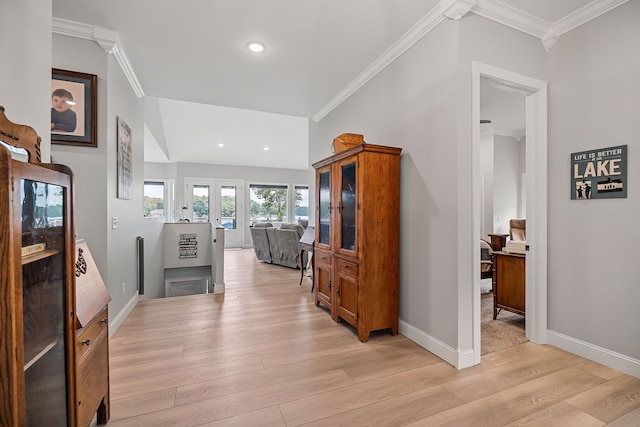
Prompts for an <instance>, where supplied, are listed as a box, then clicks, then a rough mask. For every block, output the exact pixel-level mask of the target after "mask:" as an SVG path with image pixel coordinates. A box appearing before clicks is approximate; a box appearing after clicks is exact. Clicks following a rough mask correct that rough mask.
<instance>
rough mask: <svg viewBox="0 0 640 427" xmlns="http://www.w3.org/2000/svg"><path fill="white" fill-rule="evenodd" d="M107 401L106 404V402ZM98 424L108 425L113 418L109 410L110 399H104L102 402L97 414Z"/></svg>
mask: <svg viewBox="0 0 640 427" xmlns="http://www.w3.org/2000/svg"><path fill="white" fill-rule="evenodd" d="M105 401H106V402H105ZM97 415H98V416H97V422H98V424H106V423H107V421H109V418H110V417H111V414H110V410H109V403H108V397H104V398H103V399H102V402H100V406H98V414H97Z"/></svg>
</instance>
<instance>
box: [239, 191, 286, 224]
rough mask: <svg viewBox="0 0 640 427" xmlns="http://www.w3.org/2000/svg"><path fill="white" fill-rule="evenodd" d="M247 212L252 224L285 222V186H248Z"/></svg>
mask: <svg viewBox="0 0 640 427" xmlns="http://www.w3.org/2000/svg"><path fill="white" fill-rule="evenodd" d="M249 188H250V189H251V191H250V193H249V198H250V199H251V200H250V207H249V212H250V215H251V221H252V222H259V221H268V222H287V221H288V218H287V197H288V194H289V191H288V190H287V187H285V186H269V185H253V184H252V185H250V186H249Z"/></svg>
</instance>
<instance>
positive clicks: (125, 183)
mask: <svg viewBox="0 0 640 427" xmlns="http://www.w3.org/2000/svg"><path fill="white" fill-rule="evenodd" d="M117 138H118V199H127V200H130V199H131V191H132V187H133V170H132V169H133V166H132V165H133V162H132V159H131V150H132V146H131V145H132V141H131V128H130V127H129V126H128V125H127V124H126V123H125V122H124V120H122V119H121V118H120V117H118V136H117Z"/></svg>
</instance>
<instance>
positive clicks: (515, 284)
mask: <svg viewBox="0 0 640 427" xmlns="http://www.w3.org/2000/svg"><path fill="white" fill-rule="evenodd" d="M525 260H526V258H525V255H522V254H514V253H508V252H500V251H498V252H494V253H493V318H494V320H495V318H496V317H497V316H498V311H499V310H507V311H511V312H513V313H517V314H521V315H523V316H524V315H525Z"/></svg>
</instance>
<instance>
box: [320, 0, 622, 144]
mask: <svg viewBox="0 0 640 427" xmlns="http://www.w3.org/2000/svg"><path fill="white" fill-rule="evenodd" d="M627 1H629V0H594V1H593V2H591V3H589V4H588V5H586V6H584V7H583V8H581V9H578V10H577V11H575V12H573V13H571V14H569V15H567V16H565V17H564V18H562V19H559V20H558V21H556V22H554V23H550V22H547V21H545V20H543V19H540V18H538V17H536V16H533V15H531V14H528V13H526V12H523V11H522V10H520V9H516V8H514V7H512V6H509V5H507V4H505V3H502V2H500V1H499V0H441V1H440V3H438V5H436V7H434V8H433V9H432V10H431V11H429V13H428V14H427V15H426V16H425V17H424V18H422V19H421V20H420V21H419V22H418V23H417V24H416V25H415V26H414V27H413V28H411V30H409V31H408V32H407V33H406V34H405V35H404V36H402V37H401V38H400V39H399V40H398V41H397V42H396V43H394V44H393V45H392V46H391V47H390V48H389V49H387V50H386V51H385V52H384V53H383V54H382V55H380V56H379V57H378V58H377V59H376V60H375V61H374V62H373V63H372V64H371V65H369V66H368V67H367V68H366V69H365V70H364V71H363V72H362V73H360V75H358V77H356V78H355V79H354V80H352V81H351V82H350V83H349V84H348V85H347V86H346V87H345V88H344V89H342V91H340V92H339V93H338V95H336V96H335V97H334V98H333V99H332V100H331V101H329V103H328V104H327V105H325V106H324V107H323V108H322V109H321V110H320V111H319V112H318V113H317V114H316V115H315V116H313V120H314V121H316V122H319V121H320V120H322V119H323V118H324V117H325V116H326V115H327V114H329V113H330V112H331V111H333V110H334V109H335V108H336V107H338V106H339V105H340V104H342V103H343V102H344V101H345V100H346V99H347V98H349V97H350V96H351V95H353V94H354V93H355V92H356V91H357V90H358V89H360V88H361V87H362V86H364V85H365V84H366V83H367V82H368V81H369V80H371V79H372V78H373V77H374V76H375V75H376V74H378V73H379V72H380V71H382V70H383V69H384V68H386V67H387V65H389V64H391V63H392V62H393V61H394V60H395V59H396V58H397V57H399V56H400V55H402V53H404V51H406V50H407V49H409V48H410V47H411V46H413V44H414V43H416V42H417V41H418V40H420V39H421V38H422V37H424V36H425V35H426V34H428V33H429V32H430V31H431V30H432V29H434V28H435V27H436V26H437V25H439V24H440V23H441V22H442V21H444V20H445V19H447V18H448V19H454V20H459V19H462V18H463V17H464V16H465V15H466V14H467V13H474V14H476V15H479V16H482V17H484V18H486V19H490V20H492V21H494V22H497V23H499V24H502V25H506V26H507V27H510V28H513V29H514V30H517V31H520V32H523V33H525V34H529V35H531V36H533V37H536V38H539V39H540V41H541V42H542V45H543V46H544V48H545V49H546V51H547V52H548V51H549V50H551V48H552V47H553V46H554V45H555V43H556V42H557V41H558V38H559V37H560V36H561V35H562V34H564V33H566V32H568V31H571V30H573V29H574V28H576V27H579V26H580V25H582V24H585V23H587V22H589V21H591V20H592V19H595V18H597V17H599V16H600V15H602V14H604V13H606V12H608V11H610V10H612V9H615V8H616V7H618V6H620V5H622V4H624V3H626V2H627ZM516 138H517V136H516Z"/></svg>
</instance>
